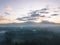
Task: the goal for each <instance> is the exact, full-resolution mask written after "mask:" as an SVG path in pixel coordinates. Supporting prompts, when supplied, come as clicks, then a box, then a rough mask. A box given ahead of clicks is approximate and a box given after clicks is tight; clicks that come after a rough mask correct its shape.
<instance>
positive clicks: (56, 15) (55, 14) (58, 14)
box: [51, 14, 59, 16]
mask: <svg viewBox="0 0 60 45" xmlns="http://www.w3.org/2000/svg"><path fill="white" fill-rule="evenodd" d="M57 15H59V14H51V16H57Z"/></svg>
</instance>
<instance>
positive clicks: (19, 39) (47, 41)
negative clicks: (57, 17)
mask: <svg viewBox="0 0 60 45" xmlns="http://www.w3.org/2000/svg"><path fill="white" fill-rule="evenodd" d="M7 29H9V28H7ZM13 29H14V28H11V30H10V31H7V32H5V34H4V40H2V41H1V42H0V45H60V33H57V32H53V31H49V30H48V29H47V28H23V29H21V28H15V30H13Z"/></svg>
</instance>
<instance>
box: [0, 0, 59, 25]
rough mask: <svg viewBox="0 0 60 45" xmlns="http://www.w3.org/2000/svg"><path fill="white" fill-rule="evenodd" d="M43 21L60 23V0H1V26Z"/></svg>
mask: <svg viewBox="0 0 60 45" xmlns="http://www.w3.org/2000/svg"><path fill="white" fill-rule="evenodd" d="M43 20H47V21H51V22H54V23H60V0H0V24H7V23H23V22H26V21H32V22H36V23H40V22H41V21H43Z"/></svg>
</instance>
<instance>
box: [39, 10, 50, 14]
mask: <svg viewBox="0 0 60 45" xmlns="http://www.w3.org/2000/svg"><path fill="white" fill-rule="evenodd" d="M40 13H43V14H48V13H49V12H45V11H41V12H40Z"/></svg>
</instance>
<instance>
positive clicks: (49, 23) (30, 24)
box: [0, 21, 60, 27]
mask: <svg viewBox="0 0 60 45" xmlns="http://www.w3.org/2000/svg"><path fill="white" fill-rule="evenodd" d="M53 25H58V24H56V23H54V22H49V21H42V22H40V23H35V22H32V21H27V22H24V23H9V24H0V27H21V26H23V27H25V26H27V27H28V26H41V27H42V26H44V27H45V26H53ZM59 25H60V24H59Z"/></svg>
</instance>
